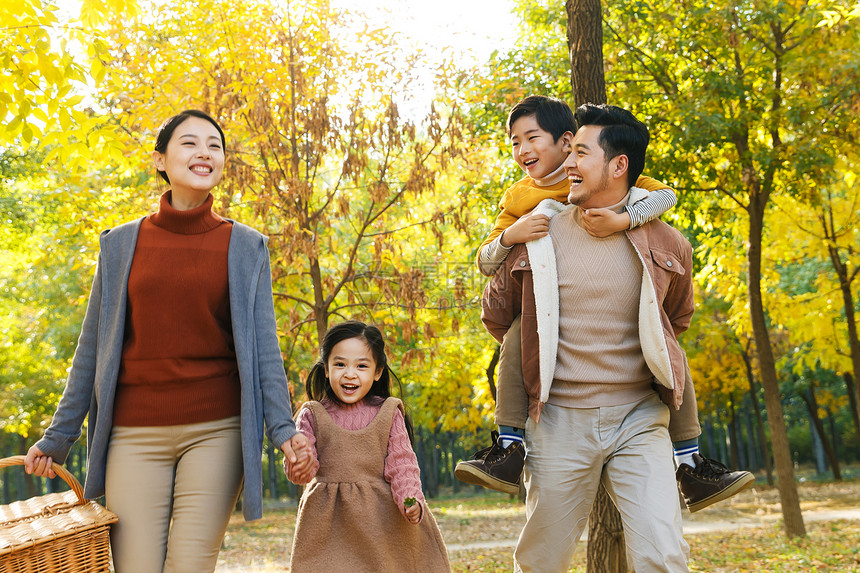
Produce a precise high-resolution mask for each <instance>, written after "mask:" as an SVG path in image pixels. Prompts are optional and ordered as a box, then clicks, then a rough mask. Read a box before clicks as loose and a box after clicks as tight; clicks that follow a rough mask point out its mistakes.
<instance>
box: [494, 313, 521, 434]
mask: <svg viewBox="0 0 860 573" xmlns="http://www.w3.org/2000/svg"><path fill="white" fill-rule="evenodd" d="M521 323H522V321H521V317H520V316H518V317H516V318H515V319H514V321H513V322H512V323H511V326H510V328H508V332H506V333H505V337H504V339H502V348H501V350H500V351H499V376H498V381H497V382H496V425H498V426H499V429H500V431H499V437H501V438H502V445H503V446H505V447H507V446H508V445H509V442H510V441H519V442H520V443H522V441H523V435H524V432H525V430H524V428H525V427H526V420H527V419H528V417H529V395H528V394H527V393H526V389H525V384H524V382H523V345H522V328H521ZM506 440H508V441H506Z"/></svg>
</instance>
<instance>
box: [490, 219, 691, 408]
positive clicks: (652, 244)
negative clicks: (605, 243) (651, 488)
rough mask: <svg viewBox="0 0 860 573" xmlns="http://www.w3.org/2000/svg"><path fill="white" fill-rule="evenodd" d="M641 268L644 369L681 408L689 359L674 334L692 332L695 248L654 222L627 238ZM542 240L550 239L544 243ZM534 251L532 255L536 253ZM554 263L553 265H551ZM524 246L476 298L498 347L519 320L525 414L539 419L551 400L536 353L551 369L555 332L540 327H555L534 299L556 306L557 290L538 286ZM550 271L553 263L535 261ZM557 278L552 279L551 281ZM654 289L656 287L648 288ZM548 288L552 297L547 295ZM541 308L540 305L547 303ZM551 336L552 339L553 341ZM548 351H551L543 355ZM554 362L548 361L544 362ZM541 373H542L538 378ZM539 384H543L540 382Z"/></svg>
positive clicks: (515, 250)
mask: <svg viewBox="0 0 860 573" xmlns="http://www.w3.org/2000/svg"><path fill="white" fill-rule="evenodd" d="M625 234H626V236H627V238H628V239H629V240H630V242H631V243H632V244H633V247H634V249H635V250H636V252H637V254H638V255H639V258H640V260H641V261H642V263H643V269H644V271H643V281H642V290H641V297H640V341H641V342H642V349H643V354H644V356H645V360H646V362H647V363H648V366H649V368H650V369H651V371H652V372H653V373H654V377H655V379H656V381H657V382H658V392H659V393H660V396H661V398H662V399H663V401H664V402H666V403H667V404H669V405H671V406H674V407H675V408H677V407H679V406H680V405H681V401H682V397H683V394H684V385H685V383H686V380H687V379H688V376H689V374H688V373H687V372H688V370H687V365H686V356H685V354H684V351H683V349H682V348H681V347H680V345H679V344H678V341H677V336H678V335H679V334H681V333H682V332H684V331H685V330H687V328H688V327H689V326H690V318H691V317H692V316H693V310H694V302H693V280H692V272H691V271H692V264H693V250H692V247H691V246H690V243H689V241H687V239H685V238H684V236H683V235H681V233H680V232H678V231H677V230H676V229H674V228H672V227H671V226H669V225H667V224H666V223H663V222H662V221H659V220H654V221H651V222H650V223H647V224H645V225H643V226H641V227H637V228H635V229H631V230H629V231H627V232H626V233H625ZM545 239H546V240H548V241H551V239H550V238H549V237H545ZM535 252H537V251H535ZM550 259H551V260H550ZM533 262H535V264H538V262H537V261H532V260H530V255H529V249H528V248H527V247H526V245H516V246H515V247H514V248H513V249H512V250H511V252H510V253H509V254H508V257H507V259H505V263H504V265H502V267H501V268H499V270H498V271H497V272H496V274H495V275H494V276H493V278H492V279H491V280H490V282H489V283H488V284H487V287H486V288H485V289H484V295H483V297H482V300H481V306H482V311H481V320H482V322H483V323H484V326H485V327H486V328H487V330H488V331H489V332H490V334H492V335H493V337H494V338H495V339H496V340H498V341H499V342H501V341H502V338H503V337H504V335H505V333H506V332H507V330H508V328H509V327H510V325H511V322H512V321H513V320H514V318H516V316H517V315H519V314H522V350H523V365H522V368H523V379H524V383H525V388H526V391H527V393H528V395H529V416H530V417H531V418H532V419H534V420H535V421H538V420H539V419H540V412H541V410H542V409H543V405H544V403H545V402H546V399H547V397H548V395H549V387H548V386H549V383H548V381H551V380H552V374H553V373H552V372H544V373H541V368H540V364H541V354H542V353H543V354H544V355H545V356H544V360H543V362H544V364H545V365H546V364H554V362H555V352H556V350H557V344H558V341H557V338H558V333H557V329H556V331H555V332H554V333H553V330H552V328H550V329H549V330H547V329H546V328H544V329H543V332H545V333H547V332H548V333H549V334H548V335H547V334H545V335H544V338H545V339H544V340H541V337H540V336H539V335H538V332H539V330H541V328H540V326H539V323H540V322H542V321H544V322H545V323H547V322H548V323H550V324H551V320H552V319H555V321H556V324H557V315H558V308H557V307H555V315H556V316H555V317H552V316H549V315H551V314H552V309H550V311H549V312H548V313H543V314H547V316H541V317H538V312H537V305H536V302H535V297H536V293H535V290H536V289H537V291H538V294H537V296H539V297H541V298H544V299H545V300H557V298H558V294H557V292H558V289H557V285H542V284H539V285H535V284H534V281H533V277H532V263H533ZM540 264H541V265H543V266H547V265H549V266H552V267H553V272H554V271H555V269H554V266H555V260H554V257H550V258H549V259H547V260H543V261H541V262H540ZM553 276H555V275H553ZM651 287H653V288H651ZM552 289H554V290H555V292H552ZM544 304H545V303H544ZM553 336H555V338H556V340H551V338H552V337H553ZM547 353H549V354H548V355H547ZM548 357H549V358H551V361H547V358H548ZM542 374H543V375H542ZM542 380H543V382H542Z"/></svg>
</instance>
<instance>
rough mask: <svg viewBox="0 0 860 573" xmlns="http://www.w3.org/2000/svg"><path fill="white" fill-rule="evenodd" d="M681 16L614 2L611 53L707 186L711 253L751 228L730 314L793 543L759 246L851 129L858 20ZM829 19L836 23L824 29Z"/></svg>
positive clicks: (670, 158) (675, 163)
mask: <svg viewBox="0 0 860 573" xmlns="http://www.w3.org/2000/svg"><path fill="white" fill-rule="evenodd" d="M683 8H684V12H683V16H681V15H679V14H678V5H677V3H674V2H672V3H670V2H658V3H654V4H651V5H648V6H644V5H641V4H638V3H637V4H636V5H633V4H631V3H628V2H619V3H618V4H617V14H618V15H619V16H618V17H616V18H613V19H612V20H611V23H610V29H611V36H612V41H611V43H612V46H613V48H612V51H613V52H614V53H616V54H618V53H620V52H622V51H624V53H626V54H628V56H627V57H625V58H620V57H617V56H615V57H613V58H612V59H613V68H614V70H615V73H617V74H618V75H619V76H623V77H626V78H627V79H628V80H629V81H630V82H631V84H630V85H631V86H636V87H637V94H636V99H637V101H638V105H639V106H640V107H641V108H642V109H644V110H647V112H646V113H648V114H649V115H650V116H652V117H653V122H654V123H658V124H660V125H661V130H660V131H661V132H662V135H658V137H659V138H660V139H661V140H662V144H658V147H663V149H665V150H666V152H665V155H664V156H663V158H661V159H660V160H659V161H660V162H661V164H662V166H663V167H664V168H666V169H667V171H669V172H674V173H675V174H676V176H677V180H678V182H679V185H678V187H680V188H687V189H690V190H700V191H699V193H700V195H697V197H696V199H697V200H698V201H699V205H701V206H702V210H701V211H700V212H701V213H702V216H703V217H708V218H709V221H708V222H709V223H710V222H711V221H713V224H714V225H715V226H714V227H712V230H711V231H709V232H708V233H707V235H708V237H707V238H706V239H704V240H703V243H706V244H707V245H708V246H707V247H705V248H710V247H711V246H715V245H717V244H719V243H721V242H722V241H723V237H724V235H725V234H726V233H727V232H730V231H731V232H734V231H742V232H743V235H740V236H738V239H741V237H742V238H743V241H742V242H740V245H741V252H742V253H743V254H744V268H743V269H742V273H741V274H740V275H739V276H740V277H742V278H743V279H744V280H745V282H746V292H745V298H746V300H744V298H742V297H739V296H737V295H735V296H736V298H735V300H736V301H737V302H736V303H735V302H733V305H734V304H737V306H736V307H735V309H733V312H737V313H738V314H742V315H745V316H746V317H748V320H749V323H750V324H751V328H752V332H753V333H754V338H755V342H756V356H757V359H758V366H759V373H760V376H761V382H762V385H763V387H764V391H765V404H766V408H767V412H768V423H769V425H770V429H771V432H770V433H771V440H772V444H773V451H774V458H775V466H776V470H777V476H778V478H779V482H778V487H779V491H780V502H781V505H782V511H783V517H784V520H785V527H786V533H787V535H788V536H789V537H795V536H801V535H804V533H805V527H804V524H803V518H802V515H801V513H800V505H799V500H798V497H797V488H796V485H795V481H794V470H793V466H792V460H791V452H790V449H789V446H788V440H787V435H786V427H785V422H784V417H783V410H782V404H781V402H780V391H779V380H778V376H777V371H776V358H775V356H774V353H773V349H772V344H771V333H770V329H769V324H768V318H767V313H766V302H767V297H768V292H769V289H770V288H772V285H773V284H774V283H773V279H774V274H775V270H774V269H773V268H770V269H766V271H767V272H764V271H765V269H763V266H762V262H763V247H764V246H765V245H766V244H767V240H768V239H769V238H770V236H771V233H775V231H776V230H775V229H770V228H768V227H767V225H766V215H767V214H768V213H769V212H770V211H771V210H772V208H773V200H774V198H776V197H790V196H795V197H797V196H802V195H803V194H804V193H809V192H813V191H814V189H815V186H814V185H813V186H811V188H810V187H807V186H804V187H803V188H798V187H797V185H796V184H797V182H798V181H808V180H809V179H810V177H809V174H810V173H812V174H813V175H812V180H813V181H822V180H826V179H827V176H828V175H827V174H828V173H829V171H828V169H829V166H831V165H832V161H833V157H834V156H833V155H832V154H831V153H830V151H831V149H832V147H833V146H835V145H840V142H839V139H840V138H839V136H838V134H839V133H842V132H845V131H847V132H852V131H853V127H851V126H852V125H855V124H856V117H853V116H852V112H851V109H852V95H851V94H855V95H856V90H855V88H854V86H856V71H855V70H854V69H853V63H851V62H855V61H856V59H857V45H858V42H857V37H856V35H857V30H856V26H851V25H850V23H849V22H848V21H847V16H845V17H843V16H844V15H845V14H847V12H848V10H850V8H848V7H847V3H845V2H821V3H806V2H794V3H792V2H785V3H778V4H774V5H763V4H760V3H756V2H735V3H732V4H731V5H728V6H714V5H710V4H706V3H698V2H686V3H684V4H683ZM614 9H615V8H614ZM827 10H833V11H834V12H835V13H836V18H837V22H836V23H835V24H834V25H833V26H832V27H827V26H819V23H821V22H822V20H823V18H824V15H825V12H826V11H827ZM631 14H635V15H636V17H635V18H634V17H630V16H631ZM622 15H623V17H622ZM840 18H841V19H840ZM634 82H635V83H634ZM669 101H671V102H672V103H671V105H668V104H667V103H666V102H669ZM854 116H856V114H854ZM813 166H815V167H813ZM732 219H733V222H732V223H730V224H722V225H721V224H720V221H726V220H732ZM713 254H714V255H717V253H716V251H714V253H713ZM721 255H722V254H721ZM712 260H715V259H712ZM711 270H713V267H712V268H711ZM723 278H724V277H723ZM726 286H728V285H726ZM732 286H734V285H732ZM746 304H748V306H749V308H748V311H747V310H746V309H745V308H742V307H745V306H746Z"/></svg>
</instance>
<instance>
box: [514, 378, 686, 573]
mask: <svg viewBox="0 0 860 573" xmlns="http://www.w3.org/2000/svg"><path fill="white" fill-rule="evenodd" d="M668 422H669V411H668V408H667V406H666V405H665V404H663V402H661V401H660V399H659V398H658V397H657V395H656V394H654V395H653V396H649V397H647V398H644V399H642V400H640V401H639V402H634V403H633V404H625V405H623V406H610V407H603V408H563V407H560V406H555V405H553V404H547V405H546V406H545V407H544V409H543V412H542V413H541V419H540V423H539V424H535V423H534V421H533V420H531V419H530V420H529V421H528V422H527V423H526V465H525V476H524V481H525V486H526V524H525V526H524V527H523V530H522V533H521V534H520V538H519V541H518V542H517V548H516V551H515V552H514V560H515V567H516V568H515V570H516V571H521V572H528V573H534V572H545V573H550V572H559V573H561V572H566V571H567V570H568V568H569V567H570V562H571V559H572V557H573V552H574V549H575V547H576V543H577V541H579V538H580V536H581V535H582V531H583V529H584V528H585V525H586V522H587V520H588V515H589V514H590V513H591V506H592V504H593V502H594V497H595V495H596V494H597V487H598V485H599V483H600V481H601V480H602V481H603V483H604V485H605V486H606V489H607V491H608V492H609V495H610V496H611V497H612V499H613V501H614V502H615V505H616V506H617V507H618V510H619V512H620V513H621V519H622V522H623V524H624V540H625V542H626V543H627V553H628V562H629V563H631V564H632V565H633V567H634V568H635V570H636V571H642V572H646V571H647V572H655V571H666V572H678V571H682V572H683V571H687V557H688V555H689V546H688V545H687V543H686V541H684V538H683V535H682V532H681V505H680V502H679V500H678V487H677V485H676V483H675V470H674V466H673V463H672V444H671V442H670V441H669V434H668V431H667V425H668Z"/></svg>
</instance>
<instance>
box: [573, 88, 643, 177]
mask: <svg viewBox="0 0 860 573" xmlns="http://www.w3.org/2000/svg"><path fill="white" fill-rule="evenodd" d="M574 118H575V120H576V129H577V130H579V128H581V127H582V126H584V125H598V126H600V127H602V128H603V129H601V130H600V136H599V138H598V140H597V141H598V143H599V144H600V147H601V149H603V152H604V153H605V154H606V160H607V161H609V160H610V159H612V158H614V157H617V156H619V155H622V154H623V155H626V156H627V159H628V167H627V184H628V185H633V184H634V183H636V180H637V179H638V178H639V175H641V174H642V170H643V169H644V168H645V151H646V149H647V148H648V140H649V139H650V135H649V134H648V127H647V126H646V125H645V124H644V123H642V122H641V121H639V120H638V119H636V117H635V116H634V115H633V114H632V113H630V112H629V111H627V110H626V109H622V108H620V107H618V106H614V105H607V104H605V103H602V104H593V103H586V104H583V105H581V106H579V107H578V108H576V113H575V114H574Z"/></svg>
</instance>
